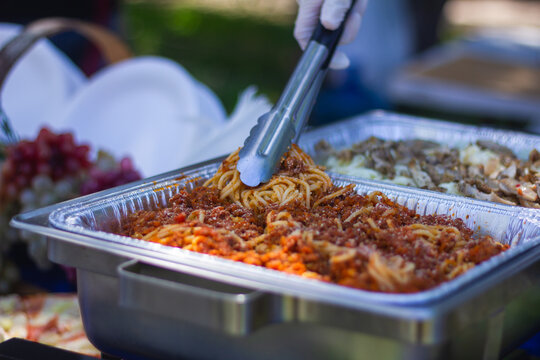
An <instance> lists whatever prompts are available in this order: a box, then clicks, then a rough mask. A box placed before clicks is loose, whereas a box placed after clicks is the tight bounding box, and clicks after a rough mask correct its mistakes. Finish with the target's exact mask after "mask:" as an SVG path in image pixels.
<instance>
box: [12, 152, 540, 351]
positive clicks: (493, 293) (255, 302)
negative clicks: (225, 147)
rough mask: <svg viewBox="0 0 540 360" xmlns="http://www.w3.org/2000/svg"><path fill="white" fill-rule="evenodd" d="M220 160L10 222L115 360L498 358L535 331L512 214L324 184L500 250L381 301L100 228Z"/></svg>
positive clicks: (189, 183) (528, 225) (534, 243)
mask: <svg viewBox="0 0 540 360" xmlns="http://www.w3.org/2000/svg"><path fill="white" fill-rule="evenodd" d="M220 160H221V159H218V160H216V161H210V162H206V163H203V164H200V165H195V166H192V167H189V168H185V169H180V170H178V171H173V172H170V173H167V174H163V175H159V176H156V177H153V178H150V179H146V180H143V181H139V182H136V183H133V184H131V185H125V186H122V187H119V188H116V189H111V190H108V191H105V192H101V193H97V194H93V195H89V196H86V197H82V198H79V199H75V200H72V201H68V202H65V203H62V204H57V205H54V206H50V207H47V208H43V209H39V210H35V211H32V212H29V213H25V214H21V215H18V216H16V217H15V218H14V219H13V220H12V225H13V226H15V227H17V228H20V229H25V230H28V231H32V232H35V233H39V234H43V235H46V236H48V237H49V257H50V258H51V260H53V261H55V262H58V263H61V264H64V265H70V266H75V267H76V268H77V274H78V293H79V300H80V304H81V313H82V316H83V323H84V325H85V329H86V332H87V335H88V337H89V339H90V340H91V341H92V342H93V343H94V345H96V346H97V347H98V348H99V349H100V350H102V351H104V352H106V353H110V354H112V355H117V356H121V357H123V358H126V359H127V358H137V357H147V358H164V359H165V358H172V357H190V358H206V359H215V358H228V359H239V358H246V359H249V358H260V359H266V358H267V359H272V358H277V357H279V358H308V357H309V358H314V359H316V358H321V359H323V358H340V359H341V358H344V359H349V358H350V359H352V358H363V357H364V356H365V358H381V357H385V358H389V359H393V358H396V359H397V358H399V359H423V358H425V359H427V358H479V357H485V358H496V357H498V356H499V355H500V354H501V353H504V351H506V350H508V349H511V348H513V347H514V346H516V345H517V344H519V343H520V342H521V341H523V340H525V338H526V337H527V336H530V335H532V334H534V330H533V329H534V328H535V327H537V326H538V324H539V322H540V313H538V312H537V313H535V312H534V311H533V312H531V304H533V303H534V302H535V301H539V300H540V289H539V287H538V283H539V279H540V263H539V262H538V261H537V259H539V256H540V246H539V245H540V224H539V223H538V221H537V220H536V219H535V218H533V217H531V216H530V213H529V212H527V211H524V209H522V208H518V207H514V208H510V207H508V206H501V205H497V204H490V203H484V202H478V201H467V199H464V198H456V197H452V196H448V195H445V194H439V193H431V192H429V193H426V192H424V191H421V190H416V189H412V188H404V187H400V186H394V185H390V184H374V183H373V182H367V181H362V180H358V179H353V178H348V177H342V176H333V179H334V182H335V183H336V184H345V183H355V184H356V190H357V191H358V192H360V193H366V192H370V191H374V190H378V191H382V192H384V193H385V194H387V195H388V196H389V197H390V198H393V199H395V200H396V201H397V202H399V203H401V204H405V205H406V206H407V207H409V208H413V209H415V210H416V211H417V212H418V213H420V214H434V213H437V214H448V215H451V216H454V217H460V218H462V219H464V221H465V222H466V223H467V225H469V226H471V227H473V228H474V229H477V231H479V232H481V233H486V234H490V235H492V236H494V237H495V238H497V239H499V240H500V241H502V242H505V243H508V244H511V245H512V247H511V249H509V250H508V251H507V252H505V253H503V254H501V255H499V256H497V257H495V258H492V259H490V260H488V261H486V262H484V263H482V264H480V265H479V266H477V267H475V268H473V269H471V270H470V271H468V272H467V273H465V274H464V275H462V276H460V277H458V278H457V279H455V280H453V281H451V282H448V283H445V284H442V285H440V286H438V287H436V288H434V289H431V290H428V291H425V292H421V293H417V294H383V293H371V292H367V291H362V290H357V289H351V288H346V287H342V286H339V285H334V284H328V283H324V282H319V281H316V280H310V279H304V278H302V277H297V276H294V275H288V274H285V273H281V272H277V271H273V270H269V269H265V268H261V267H255V266H250V265H247V264H243V263H237V262H232V261H229V260H225V259H221V258H217V257H213V256H209V255H205V254H199V253H193V252H189V251H186V250H182V249H177V248H171V247H167V246H163V245H160V244H155V243H149V242H145V241H142V240H137V239H132V238H128V237H123V236H118V235H114V234H111V233H109V232H108V231H114V230H115V229H117V227H118V226H119V224H120V221H121V219H122V217H123V215H125V214H127V213H128V212H131V211H135V210H138V209H150V208H155V207H158V206H164V205H165V204H166V202H167V199H168V198H170V197H171V196H172V195H174V194H175V193H176V192H177V190H178V187H179V186H186V187H187V188H190V187H193V186H196V185H198V184H201V183H202V182H203V180H204V179H205V178H208V177H210V176H211V175H212V174H213V173H214V171H215V170H216V169H217V167H218V165H219V163H220Z"/></svg>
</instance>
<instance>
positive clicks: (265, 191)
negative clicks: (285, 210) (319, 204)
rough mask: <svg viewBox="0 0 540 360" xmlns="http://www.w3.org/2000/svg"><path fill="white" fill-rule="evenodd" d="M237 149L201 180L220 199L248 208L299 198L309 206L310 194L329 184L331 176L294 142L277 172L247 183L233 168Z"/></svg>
mask: <svg viewBox="0 0 540 360" xmlns="http://www.w3.org/2000/svg"><path fill="white" fill-rule="evenodd" d="M239 151H240V150H237V151H235V152H234V153H232V154H231V155H230V156H229V157H228V158H227V159H226V160H225V161H224V162H223V164H221V166H220V168H219V169H218V171H217V172H216V174H215V175H214V176H213V177H212V178H211V179H209V180H208V181H207V182H206V183H205V184H204V186H206V187H209V188H215V189H218V190H219V191H220V199H221V200H226V199H228V200H231V201H233V202H235V203H237V204H240V205H242V206H244V207H247V208H250V209H255V208H263V207H265V206H268V205H270V204H276V203H277V204H279V205H285V204H287V203H289V202H291V201H301V202H302V203H303V204H304V205H305V206H306V207H307V208H309V207H310V206H311V204H312V197H313V196H317V195H320V194H322V193H324V192H326V191H327V190H328V189H329V188H330V187H332V181H331V180H330V177H329V176H328V175H327V174H326V173H325V172H324V171H323V170H322V168H321V167H319V166H316V165H315V163H314V162H313V160H312V159H311V158H310V157H309V156H308V155H307V154H306V153H304V152H303V151H302V150H300V148H298V146H296V145H294V144H293V145H292V147H291V150H290V151H289V152H288V153H287V155H286V156H285V157H284V159H283V161H282V162H281V166H280V168H279V170H278V173H277V174H276V175H274V176H273V177H272V178H271V179H270V181H269V182H268V183H266V184H263V185H262V186H257V187H254V188H251V187H248V186H247V185H244V184H243V183H242V181H240V173H239V172H238V170H237V169H236V164H237V163H238V152H239Z"/></svg>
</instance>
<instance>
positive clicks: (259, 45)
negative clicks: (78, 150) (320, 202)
mask: <svg viewBox="0 0 540 360" xmlns="http://www.w3.org/2000/svg"><path fill="white" fill-rule="evenodd" d="M296 11H297V4H296V1H295V0H271V1H269V0H121V1H119V0H77V1H73V0H49V1H43V0H2V1H1V2H0V22H5V23H16V24H22V25H24V24H28V23H29V22H31V21H33V20H36V19H40V18H45V17H68V18H77V19H82V20H85V21H90V22H94V23H97V24H100V25H103V26H105V27H107V28H108V29H110V30H112V31H113V32H115V33H116V34H118V35H119V36H120V37H121V38H122V39H123V40H124V41H125V42H126V43H127V44H128V45H129V46H130V47H131V49H132V50H133V52H134V55H135V56H143V55H155V56H160V57H164V58H168V59H171V60H173V61H175V62H177V63H178V64H181V65H182V66H183V67H184V68H185V69H186V70H187V71H188V72H189V73H190V74H191V75H192V76H193V77H194V78H195V79H197V80H199V81H200V82H202V83H203V84H205V85H206V86H208V87H209V88H210V89H211V90H212V91H213V92H214V93H215V94H216V95H217V97H218V98H219V99H220V100H221V102H222V103H223V106H224V108H225V110H226V112H227V113H228V114H231V112H232V111H233V109H234V108H235V105H236V104H237V102H238V97H239V94H240V93H241V92H242V91H244V90H245V89H246V88H247V87H249V86H251V85H255V86H256V87H257V88H258V92H259V93H260V94H263V95H265V96H267V97H268V98H269V100H270V101H271V102H275V101H276V100H277V98H278V96H279V94H280V93H281V91H282V89H283V88H284V86H285V84H286V81H287V79H288V78H289V76H290V75H291V73H292V70H293V68H294V66H295V64H296V62H297V60H298V59H299V57H300V55H301V51H300V49H299V47H298V45H297V43H296V41H295V39H294V38H293V27H294V19H295V16H296ZM479 29H483V30H485V29H492V30H496V31H501V30H502V31H505V30H512V31H514V34H518V36H517V37H514V38H513V39H516V38H517V39H518V42H519V43H520V45H519V49H520V50H523V51H522V53H523V54H525V56H524V57H525V58H526V59H525V60H523V61H521V59H518V60H517V62H518V63H519V66H520V67H521V68H520V69H517V70H520V71H521V70H523V67H525V68H526V70H527V71H528V72H527V78H526V79H525V80H527V81H528V82H529V83H532V84H533V86H534V84H535V85H536V90H535V89H533V90H532V91H533V95H534V96H533V97H532V98H531V99H532V100H531V99H528V101H529V108H532V109H534V108H535V106H536V107H539V105H540V95H538V94H540V90H538V88H539V87H540V70H539V69H540V50H538V49H540V35H539V34H540V1H537V0H369V2H368V8H367V12H366V15H365V18H364V24H363V27H362V29H361V30H360V34H359V36H358V40H357V42H355V43H353V44H352V45H349V46H348V47H347V52H348V53H349V55H350V56H351V60H352V64H351V67H350V68H349V69H347V70H344V71H332V72H331V73H330V74H329V76H328V78H327V81H326V83H325V86H324V88H323V90H322V92H321V95H320V98H319V100H318V103H317V106H316V108H315V109H314V112H313V115H312V118H311V119H310V124H311V125H312V126H315V125H320V124H324V123H328V122H332V121H336V120H339V119H343V118H345V117H349V116H353V115H356V114H360V113H363V112H366V111H369V110H372V109H376V108H382V109H390V110H394V111H398V112H403V113H410V114H415V115H422V116H427V117H434V118H440V119H446V120H451V121H457V122H463V123H470V124H475V125H489V126H496V127H505V128H512V129H515V130H524V131H533V132H537V133H540V126H538V123H540V111H539V112H537V113H536V117H535V116H532V115H531V116H529V115H528V114H530V113H531V112H530V111H529V113H527V114H525V115H523V114H524V113H523V112H521V113H520V114H519V116H518V115H514V114H513V113H512V112H508V113H505V114H502V115H501V114H499V116H496V115H497V114H495V115H494V113H493V111H487V112H485V113H483V112H482V111H476V112H474V113H467V112H465V111H463V110H464V109H463V108H462V107H460V106H455V105H453V104H450V106H448V104H446V106H440V107H437V106H426V105H427V102H428V101H424V99H423V98H422V96H426V94H425V93H424V94H416V99H414V101H409V100H410V99H411V98H410V97H409V98H407V96H401V97H396V96H391V95H390V93H389V87H390V85H391V84H392V81H394V79H395V75H396V74H398V73H399V72H400V71H401V70H403V69H404V68H405V67H406V66H407V65H408V64H409V62H410V61H411V60H415V59H417V58H418V57H419V56H422V54H424V53H425V52H426V51H430V50H431V49H434V48H437V47H444V46H445V45H446V44H450V43H452V42H454V41H458V40H459V39H463V38H466V37H467V36H469V34H474V33H475V32H476V31H478V30H479ZM51 40H52V42H53V43H54V44H55V45H56V46H57V47H58V48H59V49H61V50H62V51H63V52H64V53H66V54H67V55H68V56H69V57H70V58H71V59H72V60H73V61H74V63H75V64H77V66H78V67H80V69H81V70H82V71H83V73H84V74H85V75H86V76H92V75H94V74H96V72H98V71H99V70H101V69H102V68H103V66H104V62H103V59H101V58H100V54H99V52H98V51H97V49H96V48H94V47H93V45H91V44H90V43H89V42H87V41H86V40H85V39H83V38H82V37H81V36H79V35H77V34H74V33H63V34H60V35H55V36H53V37H52V38H51ZM512 41H514V40H512ZM522 45H523V46H522ZM502 48H503V50H501V51H500V53H503V54H504V55H505V56H507V55H508V56H507V60H508V61H509V62H512V61H513V60H512V56H513V55H519V54H517V52H513V50H512V49H514V48H512V47H508V48H507V49H508V50H505V49H504V46H503V47H502ZM450 53H451V52H450ZM446 55H448V53H446ZM511 70H512V71H514V70H516V69H511ZM517 70H516V71H514V72H515V73H516V74H517V75H519V74H522V72H520V71H517ZM488 76H489V75H488ZM535 76H536V78H535ZM493 77H495V78H496V77H497V74H496V73H495V75H494V76H493ZM403 81H404V83H405V85H410V83H407V81H410V79H409V78H407V77H405V78H404V80H403ZM400 84H401V85H403V82H402V83H400ZM400 89H405V90H402V94H401V95H403V91H406V90H407V89H411V88H410V87H409V88H407V87H405V88H403V87H402V88H400ZM439 89H440V88H439ZM534 91H537V92H536V93H535V92H534ZM434 93H435V92H434ZM441 94H442V95H441V96H442V97H443V98H444V91H442V92H441ZM535 94H536V95H535ZM431 95H433V94H431ZM398 98H399V101H398V100H397V99H398ZM418 99H420V100H418ZM489 101H492V100H490V99H488V100H487V101H486V102H484V104H487V107H485V108H487V109H488V110H489V107H490V105H500V104H498V103H497V102H495V103H494V102H493V101H492V103H489ZM454 104H455V103H454ZM531 104H532V105H531ZM532 113H534V111H532ZM15 125H16V124H15ZM15 127H16V126H15ZM233 130H234V129H233ZM105 160H107V161H109V162H113V163H114V161H113V160H111V159H110V158H106V159H105ZM134 162H135V164H137V159H134ZM127 170H129V171H132V170H133V169H132V168H131V165H130V164H128V166H127ZM131 175H133V174H132V173H130V176H131ZM119 176H120V177H123V179H126V175H125V174H120V175H119ZM111 186H112V184H111ZM42 205H43V204H42ZM16 210H17V211H19V210H20V208H17V209H16ZM10 215H11V214H10ZM7 221H9V216H6V217H5V219H4V220H3V221H0V232H1V231H8V230H6V228H7ZM1 240H3V241H0V245H1V244H2V242H3V243H5V242H6V241H5V238H3V237H2V239H1ZM38 240H39V241H41V240H43V239H41V240H40V239H38ZM37 243H38V242H34V243H33V244H37ZM39 244H41V245H40V247H39V248H37V247H36V249H37V250H36V251H35V254H34V256H33V260H32V259H29V258H27V257H26V256H25V255H24V252H25V251H26V249H25V248H24V246H22V245H21V244H19V245H18V246H15V247H14V249H12V250H10V252H9V253H8V256H4V255H5V254H2V256H0V293H6V292H9V291H13V288H12V285H13V284H14V283H17V285H20V283H21V282H20V281H19V280H20V279H22V280H23V281H22V283H23V286H18V287H15V291H16V292H18V293H32V292H37V291H41V290H46V291H53V292H54V291H74V290H75V284H74V282H73V280H71V281H66V273H67V274H68V275H69V274H71V275H73V272H72V271H71V272H70V271H69V270H68V271H64V270H65V269H60V268H58V267H53V268H52V269H50V268H49V269H44V268H45V266H42V267H40V268H38V267H36V265H35V262H36V259H39V258H41V259H43V258H46V255H45V254H44V251H45V245H44V243H43V242H39ZM2 246H3V247H4V248H5V247H6V246H5V245H2ZM2 251H6V249H4V250H2ZM10 256H11V257H13V258H15V259H16V261H17V266H18V267H19V268H20V270H21V273H20V274H18V273H17V272H16V271H14V270H13V269H14V267H13V266H11V267H8V266H6V265H5V264H7V260H6V261H4V260H5V259H6V258H8V257H10ZM45 260H46V259H45ZM3 261H4V263H2V262H3ZM6 279H8V280H6ZM537 343H538V342H537Z"/></svg>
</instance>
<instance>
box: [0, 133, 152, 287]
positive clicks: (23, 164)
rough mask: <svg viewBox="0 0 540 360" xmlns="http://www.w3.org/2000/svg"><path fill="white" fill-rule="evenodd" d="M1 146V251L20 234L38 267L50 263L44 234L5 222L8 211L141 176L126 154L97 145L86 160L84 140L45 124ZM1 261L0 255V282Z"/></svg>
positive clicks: (47, 203) (54, 200) (3, 251)
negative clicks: (29, 135)
mask: <svg viewBox="0 0 540 360" xmlns="http://www.w3.org/2000/svg"><path fill="white" fill-rule="evenodd" d="M5 149H6V151H5V155H6V157H5V160H4V162H3V163H1V167H0V236H1V237H0V251H1V252H2V253H4V254H5V253H6V252H7V251H8V250H9V248H10V246H11V244H13V242H15V241H18V240H24V241H25V242H26V243H27V246H28V252H29V255H30V256H31V258H32V259H33V260H34V261H35V262H36V264H37V265H38V266H39V267H40V268H42V269H46V268H47V267H49V266H50V265H51V264H50V262H49V261H48V259H47V246H46V239H45V238H44V237H43V236H40V235H36V234H32V233H28V232H25V231H20V232H19V231H17V230H15V229H13V228H10V227H9V221H10V219H11V217H12V216H14V215H15V214H17V213H19V212H24V211H29V210H33V209H36V208H39V207H43V206H46V205H50V204H54V203H57V202H60V201H64V200H68V199H72V198H75V197H77V196H80V195H86V194H90V193H93V192H96V191H99V190H104V189H107V188H110V187H113V186H117V185H122V184H125V183H128V182H131V181H135V180H138V179H140V178H141V176H140V174H139V173H138V172H137V170H136V169H135V168H134V166H133V164H132V162H131V160H130V159H129V158H123V159H121V160H120V161H116V160H115V159H114V158H113V157H112V156H111V155H109V154H107V153H106V152H103V151H100V152H98V156H97V159H96V160H95V161H91V159H90V147H89V146H88V145H81V144H77V143H76V142H75V140H74V139H73V135H72V134H70V133H62V134H55V133H53V132H52V131H50V130H49V129H47V128H43V129H42V130H40V132H39V134H38V136H37V138H36V139H35V140H32V141H30V140H22V141H19V142H18V143H16V144H13V145H8V146H6V147H5ZM1 265H2V262H1V261H0V285H2V283H1V281H2V279H1V278H2V275H1V274H2V266H1ZM11 273H12V272H11ZM11 278H13V279H15V277H14V276H11ZM1 287H2V286H0V288H1ZM0 291H1V289H0Z"/></svg>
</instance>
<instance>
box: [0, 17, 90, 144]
mask: <svg viewBox="0 0 540 360" xmlns="http://www.w3.org/2000/svg"><path fill="white" fill-rule="evenodd" d="M20 30H21V26H20V25H15V24H5V23H2V24H0V44H1V45H2V46H3V45H4V44H5V43H6V42H7V41H9V40H10V39H11V38H13V37H14V36H16V35H17V34H18V33H19V32H20ZM85 82H86V77H85V76H84V74H83V73H82V72H81V71H80V70H79V68H78V67H76V66H75V65H74V64H73V63H72V62H71V60H69V58H67V56H66V55H64V54H63V53H62V52H61V51H59V50H58V49H57V48H56V47H54V45H52V44H51V43H50V42H49V41H48V40H46V39H43V40H40V41H39V42H38V43H37V44H35V45H34V46H33V47H32V48H31V49H30V50H29V51H28V52H27V53H26V54H25V55H24V56H23V57H22V58H20V59H19V61H17V63H16V64H15V66H14V67H13V68H12V69H11V71H10V73H9V74H8V77H7V79H6V82H5V83H4V86H3V88H2V92H1V95H0V96H1V97H2V98H1V104H2V107H3V109H4V111H5V112H6V114H7V116H8V118H9V119H10V121H11V124H12V126H13V127H14V130H15V131H16V132H17V133H18V134H19V135H20V136H21V137H23V138H33V137H35V136H36V135H37V133H38V130H39V128H41V127H42V126H44V125H46V124H50V123H54V122H55V121H56V115H57V114H58V111H59V110H60V109H62V108H63V107H65V106H66V104H67V103H68V102H69V101H70V98H71V96H72V95H73V94H74V93H75V92H76V91H77V89H79V88H80V87H81V86H82V85H84V83H85Z"/></svg>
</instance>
